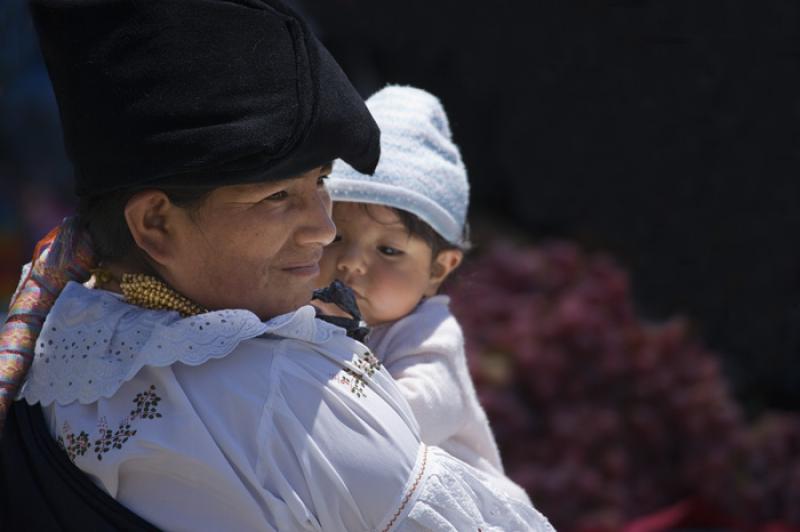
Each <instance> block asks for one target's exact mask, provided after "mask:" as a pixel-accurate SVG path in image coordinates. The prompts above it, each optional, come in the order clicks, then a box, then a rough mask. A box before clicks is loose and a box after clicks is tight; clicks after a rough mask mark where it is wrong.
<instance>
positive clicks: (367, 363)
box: [336, 351, 381, 397]
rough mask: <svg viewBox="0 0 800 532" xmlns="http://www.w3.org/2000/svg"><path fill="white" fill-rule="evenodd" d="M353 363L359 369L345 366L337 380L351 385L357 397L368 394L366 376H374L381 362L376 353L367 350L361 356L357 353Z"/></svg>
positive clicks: (351, 389)
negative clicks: (355, 369)
mask: <svg viewBox="0 0 800 532" xmlns="http://www.w3.org/2000/svg"><path fill="white" fill-rule="evenodd" d="M353 365H354V366H355V367H356V368H357V369H358V371H354V370H353V369H351V368H345V369H344V370H342V372H340V373H339V374H338V375H337V376H336V381H337V382H339V383H340V384H343V385H345V386H349V387H350V391H351V392H352V393H353V394H355V396H356V397H364V396H365V395H366V392H365V391H364V390H365V388H366V386H367V381H366V378H367V377H372V375H374V374H375V371H376V370H378V369H379V368H380V367H381V363H380V361H379V360H378V358H377V357H376V356H375V355H373V354H372V353H371V352H369V351H367V352H365V353H364V354H362V355H361V356H360V357H359V356H358V355H355V358H354V359H353Z"/></svg>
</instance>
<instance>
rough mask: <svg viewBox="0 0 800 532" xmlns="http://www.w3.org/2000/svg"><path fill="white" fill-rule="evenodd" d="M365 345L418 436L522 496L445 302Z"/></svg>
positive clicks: (423, 308)
mask: <svg viewBox="0 0 800 532" xmlns="http://www.w3.org/2000/svg"><path fill="white" fill-rule="evenodd" d="M365 341H366V344H367V346H368V347H369V348H370V350H371V351H372V352H373V353H374V354H375V356H376V357H378V359H379V360H380V361H381V362H382V363H383V365H384V367H385V368H386V369H387V370H388V371H389V373H390V374H391V375H392V377H394V378H395V380H396V381H397V384H398V387H399V388H400V390H401V392H402V393H403V394H404V395H405V398H406V400H407V401H408V403H409V404H410V405H411V410H412V411H413V412H414V415H415V416H416V418H417V422H418V423H419V427H420V436H421V439H422V441H423V442H425V443H427V444H428V445H436V446H438V447H441V448H442V449H445V450H447V451H448V452H449V453H451V454H452V455H454V456H456V457H458V458H459V459H461V460H463V461H464V462H466V463H468V464H470V465H472V466H473V467H476V468H478V469H480V470H482V471H485V472H487V473H490V474H491V475H493V476H494V477H496V479H497V485H498V488H499V489H503V490H505V491H506V492H508V493H509V494H510V495H513V496H515V497H524V499H525V500H527V495H525V493H524V491H523V490H522V488H520V487H519V486H517V485H516V484H514V483H513V482H512V481H511V480H509V479H508V478H507V477H506V476H505V473H504V471H503V465H502V462H501V460H500V453H499V452H498V450H497V443H496V442H495V439H494V435H493V434H492V430H491V428H490V427H489V420H488V419H487V417H486V413H485V412H484V410H483V407H481V404H480V402H479V401H478V396H477V394H476V392H475V386H474V385H473V383H472V378H471V377H470V373H469V369H468V367H467V358H466V354H465V352H464V335H463V333H462V331H461V326H460V325H459V324H458V321H457V320H456V319H455V317H454V316H453V315H452V313H451V312H450V298H449V297H447V296H445V295H436V296H433V297H431V298H427V299H425V300H423V301H422V303H420V304H419V305H418V306H417V308H415V309H414V311H413V312H411V313H410V314H408V315H407V316H405V317H403V318H401V319H399V320H397V321H394V322H390V323H386V324H381V325H378V326H375V327H373V328H372V330H371V331H370V333H369V335H368V336H367V338H366V340H365Z"/></svg>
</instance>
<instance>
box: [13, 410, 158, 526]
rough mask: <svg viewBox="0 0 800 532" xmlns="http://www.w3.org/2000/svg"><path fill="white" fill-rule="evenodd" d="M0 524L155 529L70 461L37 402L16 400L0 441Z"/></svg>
mask: <svg viewBox="0 0 800 532" xmlns="http://www.w3.org/2000/svg"><path fill="white" fill-rule="evenodd" d="M0 529H2V530H8V531H14V532H26V531H31V532H33V531H36V532H41V531H47V532H51V531H52V532H72V531H75V532H78V531H80V532H85V531H89V530H91V531H93V532H96V531H99V532H105V531H109V532H111V531H120V530H122V531H135V532H139V531H142V532H144V531H158V529H157V528H155V527H154V526H152V525H150V524H149V523H147V522H146V521H145V520H144V519H142V518H141V517H139V516H137V515H136V514H134V513H133V512H131V511H130V510H128V509H127V508H125V507H124V506H123V505H121V504H120V503H118V502H117V501H116V500H114V499H113V498H112V497H111V496H110V495H108V494H107V493H106V492H105V491H103V490H101V489H100V488H98V487H97V486H96V485H95V484H94V483H93V482H92V481H91V480H90V479H89V477H87V476H86V475H85V474H84V473H83V472H82V471H81V470H79V469H78V468H77V467H75V465H74V464H73V463H72V462H70V460H69V458H67V455H66V453H65V452H64V451H63V450H62V449H61V447H60V446H59V445H58V444H57V443H56V442H55V440H53V438H52V437H51V436H50V431H49V430H48V428H47V424H46V422H45V419H44V415H43V414H42V409H41V407H40V406H39V405H34V406H30V405H28V404H27V403H25V402H24V401H17V402H15V403H14V406H13V407H12V408H11V410H10V412H9V416H8V418H7V421H6V428H5V433H4V437H3V440H2V442H0Z"/></svg>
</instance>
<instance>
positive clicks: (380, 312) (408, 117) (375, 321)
mask: <svg viewBox="0 0 800 532" xmlns="http://www.w3.org/2000/svg"><path fill="white" fill-rule="evenodd" d="M367 105H368V107H369V109H370V111H371V113H372V115H373V116H374V117H375V120H376V121H377V122H378V125H379V126H380V128H381V159H380V162H379V164H378V168H377V169H376V171H375V174H374V175H372V176H368V175H364V174H360V173H358V172H356V171H355V170H353V169H352V168H351V167H350V166H348V165H347V164H345V163H343V162H341V161H338V162H337V163H336V165H335V167H334V170H333V172H332V173H331V175H330V179H329V180H328V189H329V191H330V194H331V197H332V198H333V200H334V207H333V219H334V221H335V223H336V228H337V236H336V239H335V240H334V242H333V243H332V244H330V245H329V246H328V247H327V248H326V249H325V253H324V255H323V258H322V261H321V262H320V269H321V276H320V283H321V284H327V283H329V282H331V281H333V280H339V281H341V282H343V283H345V284H346V285H348V286H349V287H350V288H351V289H352V290H353V292H354V293H355V296H356V301H357V303H358V307H359V309H360V310H361V313H362V317H363V319H364V320H365V321H366V322H367V324H368V325H369V327H370V329H371V330H370V333H369V334H368V335H367V337H366V339H365V343H366V344H367V345H368V347H369V348H370V349H371V350H372V352H373V353H374V354H375V355H376V356H377V357H378V359H379V360H380V361H381V362H382V363H383V365H384V366H385V367H386V369H387V370H388V371H389V372H390V373H391V374H392V376H393V377H394V378H395V379H396V380H397V383H398V385H399V386H400V389H401V390H402V391H403V393H404V395H405V396H406V399H408V402H409V404H410V405H411V408H412V410H413V412H414V414H415V416H416V418H417V421H418V423H419V426H420V431H421V437H422V440H423V441H424V442H425V443H427V444H430V445H437V446H439V447H442V448H443V449H445V450H447V451H448V452H450V453H451V454H453V455H455V456H457V457H458V458H460V459H461V460H463V461H465V462H467V463H468V464H470V465H472V466H474V467H476V468H478V469H481V470H483V471H484V472H486V473H489V474H491V475H493V476H494V477H495V478H496V479H497V486H498V487H499V488H500V489H504V490H505V491H506V492H508V493H509V495H513V496H517V497H522V498H523V499H524V500H527V496H526V495H525V493H524V492H523V491H522V490H521V488H519V487H518V486H516V484H514V483H512V482H511V481H510V480H508V479H507V478H506V477H505V476H504V474H503V466H502V464H501V462H500V456H499V453H498V450H497V444H496V443H495V440H494V436H493V434H492V432H491V429H490V428H489V423H488V421H487V418H486V414H485V413H484V411H483V408H482V407H481V406H480V404H479V402H478V398H477V395H476V393H475V388H474V386H473V384H472V380H471V378H470V375H469V371H468V369H467V362H466V357H465V354H464V338H463V335H462V332H461V328H460V326H459V324H458V322H457V321H456V320H455V318H454V317H453V315H452V314H451V313H450V309H449V298H448V297H447V296H444V295H437V294H438V291H439V288H440V287H441V285H442V283H443V282H444V280H445V279H446V278H447V277H448V275H450V274H451V273H452V272H453V271H454V270H455V269H456V268H457V267H458V265H459V264H460V263H461V260H462V258H463V255H464V250H465V249H466V247H467V246H468V243H467V239H466V223H465V218H466V211H467V204H468V202H469V185H468V183H467V174H466V169H465V168H464V164H463V162H462V161H461V155H460V153H459V151H458V148H457V147H456V145H455V144H453V141H452V138H451V133H450V127H449V125H448V120H447V116H446V115H445V112H444V109H443V108H442V105H441V103H440V102H439V100H438V99H437V98H436V97H435V96H433V95H431V94H429V93H427V92H425V91H423V90H420V89H415V88H411V87H399V86H389V87H387V88H385V89H383V90H381V91H379V92H377V93H376V94H374V95H373V96H372V97H371V98H369V100H367Z"/></svg>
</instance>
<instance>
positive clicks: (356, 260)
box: [337, 248, 367, 275]
mask: <svg viewBox="0 0 800 532" xmlns="http://www.w3.org/2000/svg"><path fill="white" fill-rule="evenodd" d="M337 268H338V270H339V271H340V272H343V273H351V274H360V275H363V274H364V273H365V272H366V271H367V267H366V263H365V261H364V256H363V255H362V254H361V253H360V252H359V251H358V250H357V249H352V248H351V249H346V250H344V252H343V253H342V254H341V255H339V261H338V262H337Z"/></svg>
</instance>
